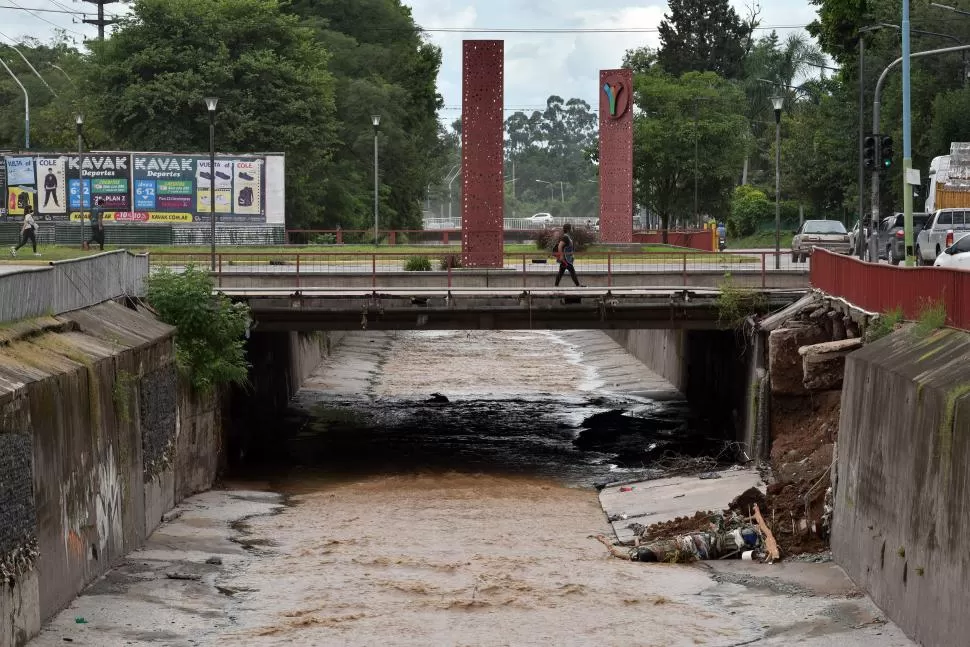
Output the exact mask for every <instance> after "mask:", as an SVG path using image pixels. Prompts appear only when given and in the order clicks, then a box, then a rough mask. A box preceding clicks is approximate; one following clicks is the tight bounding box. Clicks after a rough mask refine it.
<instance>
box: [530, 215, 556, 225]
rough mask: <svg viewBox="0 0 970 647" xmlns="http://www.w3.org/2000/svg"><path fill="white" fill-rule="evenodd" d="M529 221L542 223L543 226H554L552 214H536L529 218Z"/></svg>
mask: <svg viewBox="0 0 970 647" xmlns="http://www.w3.org/2000/svg"><path fill="white" fill-rule="evenodd" d="M529 220H531V221H532V222H538V223H542V224H545V225H551V224H552V214H551V213H537V214H534V215H532V216H529Z"/></svg>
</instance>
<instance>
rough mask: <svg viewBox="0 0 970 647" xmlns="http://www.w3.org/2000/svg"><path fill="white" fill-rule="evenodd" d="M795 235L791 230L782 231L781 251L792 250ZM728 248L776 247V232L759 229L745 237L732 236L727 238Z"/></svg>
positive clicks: (770, 248)
mask: <svg viewBox="0 0 970 647" xmlns="http://www.w3.org/2000/svg"><path fill="white" fill-rule="evenodd" d="M793 236H794V234H792V233H791V232H790V231H787V230H784V231H782V232H781V251H783V252H784V251H790V250H791V239H792V237H793ZM727 244H728V248H727V251H731V249H766V250H774V249H775V232H773V231H759V232H758V233H756V234H752V235H751V236H745V237H744V238H730V237H728V239H727Z"/></svg>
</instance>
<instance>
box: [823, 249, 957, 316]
mask: <svg viewBox="0 0 970 647" xmlns="http://www.w3.org/2000/svg"><path fill="white" fill-rule="evenodd" d="M810 277H811V281H812V286H813V287H815V288H818V289H819V290H821V291H823V292H825V293H827V294H830V295H832V296H837V297H841V298H843V299H845V300H846V301H848V302H850V303H852V304H853V305H855V306H858V307H859V308H862V309H863V310H868V311H869V312H878V313H885V312H889V311H890V310H894V309H896V308H902V311H903V315H904V316H905V317H906V318H907V319H917V318H918V317H919V315H920V311H921V310H923V308H925V307H927V306H928V305H932V304H936V303H943V304H944V305H945V306H946V313H947V324H948V325H950V326H953V327H955V328H963V329H965V330H970V272H967V271H966V270H955V269H950V268H945V267H900V266H897V265H882V264H876V263H866V262H863V261H860V260H859V259H857V258H854V257H852V256H842V255H841V254H833V253H832V252H829V251H826V250H823V249H816V250H815V251H814V252H813V253H812V266H811V273H810Z"/></svg>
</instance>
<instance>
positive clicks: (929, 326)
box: [913, 301, 946, 339]
mask: <svg viewBox="0 0 970 647" xmlns="http://www.w3.org/2000/svg"><path fill="white" fill-rule="evenodd" d="M945 326H946V303H944V302H943V301H936V302H930V303H927V304H925V305H923V307H922V308H920V311H919V318H918V319H917V321H916V325H915V326H913V335H914V336H916V337H918V338H920V339H923V338H925V337H928V336H929V335H930V334H932V333H934V332H936V331H937V330H939V329H940V328H943V327H945Z"/></svg>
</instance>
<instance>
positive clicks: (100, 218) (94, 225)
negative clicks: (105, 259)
mask: <svg viewBox="0 0 970 647" xmlns="http://www.w3.org/2000/svg"><path fill="white" fill-rule="evenodd" d="M95 205H96V208H95V209H92V210H91V240H89V241H88V242H87V244H86V245H85V247H86V248H88V249H90V248H91V243H97V244H98V245H100V246H101V251H102V252H103V251H104V199H103V198H98V199H97V200H96V201H95Z"/></svg>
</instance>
